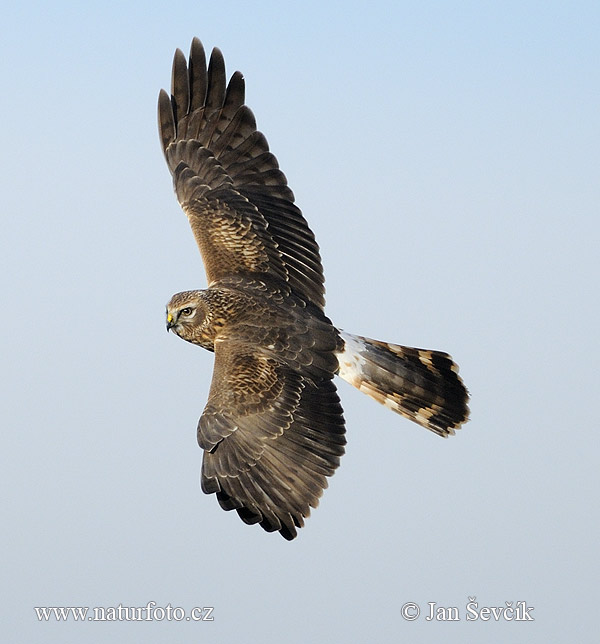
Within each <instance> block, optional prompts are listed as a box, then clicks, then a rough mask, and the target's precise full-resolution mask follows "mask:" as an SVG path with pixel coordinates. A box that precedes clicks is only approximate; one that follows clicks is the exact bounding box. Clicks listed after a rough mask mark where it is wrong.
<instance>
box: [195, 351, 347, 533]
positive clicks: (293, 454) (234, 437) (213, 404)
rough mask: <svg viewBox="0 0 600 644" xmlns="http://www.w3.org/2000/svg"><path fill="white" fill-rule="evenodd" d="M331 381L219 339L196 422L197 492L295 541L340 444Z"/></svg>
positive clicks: (341, 435)
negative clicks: (199, 462) (199, 457)
mask: <svg viewBox="0 0 600 644" xmlns="http://www.w3.org/2000/svg"><path fill="white" fill-rule="evenodd" d="M344 431H345V429H344V418H343V412H342V407H341V405H340V402H339V398H338V395H337V391H336V388H335V385H334V383H333V380H331V379H330V378H322V379H319V380H316V381H315V380H308V379H307V378H305V377H304V376H303V375H302V374H301V373H300V372H298V371H295V370H293V369H291V368H289V367H288V366H286V365H284V364H282V363H281V362H279V361H278V360H276V359H274V358H272V357H270V356H267V355H266V354H264V353H262V352H260V351H259V350H257V349H255V348H254V347H251V346H249V345H247V344H242V343H239V342H233V341H222V342H218V343H217V344H216V347H215V369H214V373H213V380H212V385H211V390H210V395H209V399H208V403H207V405H206V408H205V410H204V413H203V414H202V417H201V418H200V422H199V424H198V442H199V443H200V446H201V447H202V448H203V449H204V450H205V452H204V459H203V463H202V489H203V491H204V492H206V493H207V494H211V493H216V495H217V499H218V501H219V503H220V505H221V507H222V508H223V509H225V510H233V509H235V510H237V512H238V514H239V515H240V517H241V518H242V520H243V521H244V522H246V523H249V524H253V523H260V525H261V526H262V527H263V528H264V529H265V530H267V531H268V532H273V531H275V530H279V531H280V532H281V534H282V535H283V536H284V537H285V538H286V539H293V538H294V537H295V536H296V528H298V527H302V525H303V524H304V518H305V517H307V516H308V515H309V513H310V508H311V507H313V508H314V507H316V506H317V504H318V501H319V498H320V496H321V494H322V493H323V490H324V489H325V488H326V487H327V479H326V477H328V476H331V475H332V474H333V473H334V471H335V469H336V468H337V467H338V465H339V462H340V456H341V455H342V454H343V453H344V445H345V443H346V440H345V436H344Z"/></svg>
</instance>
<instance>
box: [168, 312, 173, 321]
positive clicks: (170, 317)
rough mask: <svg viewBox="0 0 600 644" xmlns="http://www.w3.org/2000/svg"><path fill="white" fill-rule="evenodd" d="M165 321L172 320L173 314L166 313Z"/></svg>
mask: <svg viewBox="0 0 600 644" xmlns="http://www.w3.org/2000/svg"><path fill="white" fill-rule="evenodd" d="M167 322H173V316H172V315H171V314H170V313H167Z"/></svg>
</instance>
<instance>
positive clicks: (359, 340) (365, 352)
mask: <svg viewBox="0 0 600 644" xmlns="http://www.w3.org/2000/svg"><path fill="white" fill-rule="evenodd" d="M340 336H341V338H342V340H343V341H344V347H343V349H342V350H341V351H339V352H338V354H337V357H338V361H339V371H338V375H339V376H340V377H342V378H343V379H344V380H346V381H347V382H349V383H350V384H351V385H353V386H354V387H356V388H357V389H360V391H362V392H364V393H366V394H367V395H369V396H371V398H374V399H375V400H377V401H378V402H380V403H382V404H383V405H385V406H386V407H388V408H389V409H392V410H393V411H395V412H397V413H399V414H402V416H405V417H406V418H408V419H409V420H412V421H414V422H416V423H418V424H419V425H422V426H423V427H426V428H427V429H430V430H431V431H432V432H435V433H436V434H438V435H439V436H444V437H447V436H449V435H453V434H454V430H455V429H458V428H459V427H460V426H461V425H462V424H463V423H464V422H466V421H467V419H468V417H469V407H468V405H467V402H468V399H469V394H468V392H467V390H466V388H465V386H464V384H463V382H462V380H461V379H460V376H459V375H458V366H457V365H456V364H455V363H454V362H453V361H452V358H451V357H450V356H449V355H448V354H447V353H442V352H441V351H427V350H425V349H413V348H411V347H403V346H400V345H398V344H388V343H386V342H378V341H377V340H370V339H368V338H363V337H360V336H357V335H351V334H349V333H344V332H343V331H340Z"/></svg>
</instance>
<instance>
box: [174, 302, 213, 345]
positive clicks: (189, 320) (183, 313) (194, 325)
mask: <svg viewBox="0 0 600 644" xmlns="http://www.w3.org/2000/svg"><path fill="white" fill-rule="evenodd" d="M207 314H208V307H207V305H206V302H205V301H204V300H203V298H202V291H184V292H183V293H176V294H175V295H173V297H172V298H171V299H170V300H169V303H168V304H167V331H173V333H175V334H176V335H178V336H179V337H180V338H182V339H183V340H187V341H188V342H192V343H193V344H202V345H203V344H204V338H203V337H202V336H204V335H205V326H206V321H207ZM211 348H212V347H211Z"/></svg>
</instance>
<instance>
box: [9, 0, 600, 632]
mask: <svg viewBox="0 0 600 644" xmlns="http://www.w3.org/2000/svg"><path fill="white" fill-rule="evenodd" d="M158 4H159V5H160V4H162V8H160V7H158V8H156V5H157V3H141V2H139V3H137V2H130V3H123V2H110V1H109V2H107V1H106V0H105V1H103V2H87V3H80V2H73V3H68V2H53V3H40V2H31V3H26V4H22V5H21V6H19V8H16V7H15V4H14V3H13V5H12V6H10V7H8V6H7V7H5V8H4V9H3V18H2V23H3V26H2V38H1V39H0V54H1V55H0V69H1V78H2V82H3V87H4V91H3V93H2V100H1V106H0V110H1V115H2V123H3V128H2V154H1V159H2V173H1V176H2V191H1V196H0V200H1V212H2V230H3V232H2V240H3V251H2V255H1V257H2V271H1V278H0V279H1V280H2V294H3V300H4V303H5V305H6V311H5V313H4V315H3V316H2V322H1V324H2V334H1V337H2V361H3V365H4V368H3V376H2V378H3V385H2V389H1V391H2V394H1V395H2V399H3V402H2V409H3V413H2V417H3V439H4V445H3V449H2V452H1V457H0V458H1V462H0V465H1V469H0V471H1V474H0V475H1V476H2V482H1V483H2V489H3V494H2V499H3V501H2V515H3V517H2V518H3V520H2V524H3V530H2V543H1V547H2V568H3V570H2V575H1V577H2V590H3V598H2V601H1V604H0V606H1V607H0V634H1V636H2V640H3V641H22V642H26V641H29V642H34V641H38V642H41V641H44V642H61V643H69V642H78V643H79V642H85V643H88V642H106V641H109V638H111V639H113V641H120V642H134V641H135V642H141V641H143V642H146V643H155V642H156V643H159V642H160V643H162V642H167V641H168V642H219V643H226V644H227V643H230V642H240V641H244V642H257V641H261V642H265V643H267V644H268V643H272V642H273V643H274V642H290V643H293V644H295V643H301V642H302V643H304V642H307V641H322V642H335V643H337V642H359V641H363V642H364V641H377V642H401V641H407V642H417V643H418V642H436V643H437V642H440V641H444V642H463V641H485V642H490V643H494V642H507V641H513V642H524V641H527V642H548V641H555V642H556V641H578V642H592V641H595V637H597V631H598V629H597V601H598V572H599V571H598V537H599V521H598V484H599V476H598V472H599V468H598V456H597V455H598V430H599V429H600V424H599V420H598V413H597V405H598V361H599V358H600V356H599V353H600V352H599V348H600V347H599V332H598V318H599V315H600V306H599V295H598V282H599V270H598V268H599V261H598V249H599V242H600V239H599V237H600V234H599V233H600V226H599V220H598V204H599V202H600V194H599V193H600V189H599V185H600V182H599V170H600V163H599V149H600V140H599V138H600V137H599V134H600V92H599V85H598V68H599V64H600V39H599V38H598V33H600V31H599V28H600V8H599V5H598V3H597V2H568V3H566V2H552V1H544V2H528V1H525V2H523V1H519V2H479V1H477V2H418V3H417V2H379V3H377V2H375V3H357V2H329V3H324V2H303V3H294V4H293V5H292V4H291V3H290V4H286V3H283V2H262V3H261V2H204V1H201V0H195V1H194V2H188V1H186V0H181V1H179V2H176V3H158ZM193 36H199V37H200V38H201V39H202V40H203V42H204V44H205V46H206V47H207V49H209V50H210V48H212V47H213V46H214V45H217V46H219V47H220V48H221V49H222V50H223V52H224V54H225V60H226V63H227V69H228V75H229V74H230V73H232V72H233V71H234V70H235V69H240V70H242V71H243V73H244V75H245V77H246V82H247V102H248V104H249V105H250V106H251V108H252V109H253V111H254V113H255V114H256V117H257V120H258V125H259V128H260V129H261V130H262V131H263V132H264V133H265V134H266V136H267V138H268V140H269V143H270V145H271V149H272V150H273V151H274V152H275V154H276V155H277V157H278V159H279V162H280V165H281V167H282V169H283V170H284V172H285V173H286V174H287V176H288V179H289V182H290V185H291V186H292V188H293V190H294V191H295V194H296V199H297V203H298V204H299V205H300V207H301V208H302V209H303V212H304V214H305V215H306V217H307V218H308V220H309V222H310V224H311V226H312V228H313V230H314V231H315V233H316V235H317V239H318V240H319V243H320V246H321V252H322V255H323V261H324V265H325V272H326V277H327V294H328V300H327V302H328V308H327V311H328V313H329V315H330V316H331V317H332V318H333V320H334V321H335V322H336V324H338V325H339V326H341V327H342V328H344V329H347V330H348V331H351V332H354V333H360V334H363V335H367V336H370V337H373V338H378V339H381V340H387V341H392V342H396V343H402V344H406V345H411V346H419V347H426V348H435V349H441V350H446V351H449V352H450V353H452V355H453V356H454V358H455V359H456V360H457V362H458V363H459V364H460V367H461V374H462V375H463V377H464V380H465V382H466V384H467V385H468V387H469V389H470V391H471V394H472V405H471V407H472V420H471V422H470V423H469V424H468V425H466V426H465V427H464V428H463V430H461V431H460V432H459V435H457V436H456V437H454V438H452V439H449V440H446V441H444V440H442V439H440V438H438V437H437V436H435V435H433V434H431V433H429V432H426V431H425V430H423V429H421V428H419V427H417V426H416V425H413V424H412V423H409V422H408V421H405V420H404V419H402V418H400V417H397V416H395V415H393V414H392V413H391V412H389V411H388V410H386V409H384V408H383V407H380V406H378V405H377V404H376V403H375V402H373V401H371V400H370V399H368V398H367V397H366V396H364V395H363V394H360V393H359V392H358V391H356V390H354V389H352V388H351V387H350V386H349V385H346V384H345V383H340V391H341V394H342V399H343V403H344V407H345V412H346V419H347V428H348V448H347V454H346V456H345V457H344V459H343V462H342V466H341V468H340V470H339V471H338V472H337V473H336V475H335V476H334V477H333V479H331V482H330V487H329V489H328V490H327V491H326V493H325V495H324V497H323V499H322V502H321V505H320V507H319V508H318V510H316V511H315V512H314V513H313V516H312V517H311V518H310V519H309V521H308V522H307V526H306V528H305V529H303V530H302V531H301V532H300V535H299V537H298V539H297V540H296V541H294V542H292V543H288V542H285V541H284V540H283V539H282V538H281V537H280V536H279V535H277V534H275V535H269V534H266V533H264V532H263V531H262V530H261V529H259V528H257V527H248V526H245V525H244V524H243V523H242V522H241V521H240V520H239V519H238V518H237V516H236V515H235V514H234V513H225V512H223V511H222V510H221V509H220V508H219V507H218V505H217V503H216V501H215V499H214V498H212V497H208V496H205V495H203V494H202V493H201V491H200V489H199V483H198V478H199V469H200V460H201V452H200V450H199V449H198V448H197V445H196V422H197V419H198V417H199V415H200V413H201V411H202V409H203V406H204V403H205V401H206V396H207V393H208V387H209V383H210V378H211V372H212V356H211V355H210V354H209V353H207V352H205V351H202V350H200V349H196V348H195V347H192V346H191V345H188V344H186V343H184V342H182V341H180V340H179V339H178V338H176V337H174V336H173V335H167V334H166V333H165V328H164V305H165V303H166V302H167V300H168V299H169V297H170V296H171V294H172V293H174V292H176V291H180V290H184V289H188V288H197V287H199V288H202V287H204V285H205V277H204V271H203V267H202V263H201V260H200V257H199V255H198V253H197V251H196V247H195V244H194V241H193V238H192V235H191V232H190V231H189V229H188V224H187V221H186V218H185V216H184V215H183V214H182V212H181V211H180V209H179V206H178V205H177V203H176V201H175V198H174V195H173V193H172V188H171V180H170V176H169V173H168V171H167V168H166V166H165V163H164V160H163V158H162V153H161V151H160V146H159V142H158V136H157V128H156V99H157V94H158V90H159V89H160V88H161V87H169V83H170V69H171V59H172V55H173V52H174V50H175V48H176V47H180V48H182V49H183V50H184V51H185V52H187V51H188V49H189V44H190V41H191V39H192V37H193ZM473 596H476V598H477V602H478V603H479V606H480V607H482V606H505V605H506V604H505V602H513V603H516V602H517V601H519V600H523V601H526V602H527V605H528V606H533V607H535V609H534V611H533V613H532V615H533V616H534V617H535V621H534V622H506V621H500V622H498V623H496V622H494V621H493V620H492V621H488V622H483V621H476V622H467V621H466V612H465V607H466V604H467V602H468V601H469V597H473ZM149 601H154V602H156V603H157V605H158V606H166V605H167V604H171V605H172V606H174V607H177V606H180V607H182V608H184V609H185V610H186V611H189V610H191V609H192V608H193V607H195V606H214V613H213V615H214V621H213V622H212V623H192V622H185V621H184V622H167V621H163V622H156V621H155V622H144V623H135V622H134V623H125V622H120V623H119V622H117V623H109V622H104V623H99V622H85V623H74V622H72V621H71V622H70V623H56V622H49V623H38V622H37V620H36V618H35V613H34V610H33V607H34V606H89V607H94V606H117V605H119V604H120V603H121V604H122V605H124V606H145V605H146V604H147V603H148V602H149ZM410 601H413V602H417V603H418V604H420V606H421V607H422V610H423V613H426V612H427V608H428V607H427V604H428V602H436V603H437V604H438V605H440V606H456V607H458V608H459V610H460V617H461V619H460V621H459V622H450V623H448V622H427V621H426V620H425V619H424V616H423V615H422V616H421V618H420V619H418V620H416V621H412V622H410V621H405V620H404V619H403V618H402V616H401V607H402V606H403V605H404V604H405V603H406V602H410Z"/></svg>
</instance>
